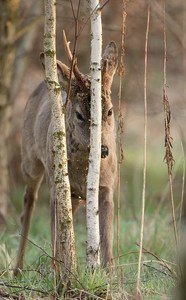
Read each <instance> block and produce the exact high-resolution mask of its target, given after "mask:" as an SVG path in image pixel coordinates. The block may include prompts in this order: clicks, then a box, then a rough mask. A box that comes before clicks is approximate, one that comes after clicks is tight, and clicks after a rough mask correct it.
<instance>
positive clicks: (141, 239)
mask: <svg viewBox="0 0 186 300" xmlns="http://www.w3.org/2000/svg"><path fill="white" fill-rule="evenodd" d="M149 23H150V4H148V13H147V27H146V37H145V70H144V165H143V190H142V212H141V233H140V249H139V259H138V274H137V285H136V290H137V294H139V295H140V273H141V259H142V249H143V234H144V218H145V196H146V170H147V57H148V36H149Z"/></svg>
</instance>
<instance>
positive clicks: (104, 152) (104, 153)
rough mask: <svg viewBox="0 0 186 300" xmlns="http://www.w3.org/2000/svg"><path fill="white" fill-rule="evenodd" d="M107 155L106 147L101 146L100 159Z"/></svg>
mask: <svg viewBox="0 0 186 300" xmlns="http://www.w3.org/2000/svg"><path fill="white" fill-rule="evenodd" d="M108 155H109V149H108V147H107V146H106V145H101V158H105V157H107V156H108Z"/></svg>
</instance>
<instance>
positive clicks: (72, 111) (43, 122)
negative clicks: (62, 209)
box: [14, 42, 118, 275]
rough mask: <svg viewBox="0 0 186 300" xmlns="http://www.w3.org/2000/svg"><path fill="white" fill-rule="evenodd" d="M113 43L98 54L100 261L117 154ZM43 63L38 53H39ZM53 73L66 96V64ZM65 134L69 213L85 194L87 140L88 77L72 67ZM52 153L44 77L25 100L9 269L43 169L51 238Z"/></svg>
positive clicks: (107, 248) (106, 251)
mask: <svg viewBox="0 0 186 300" xmlns="http://www.w3.org/2000/svg"><path fill="white" fill-rule="evenodd" d="M117 56H118V55H117V47H116V45H115V43H114V42H111V43H110V44H109V45H108V46H107V47H106V50H105V53H104V55H103V59H102V69H103V70H102V81H103V87H102V90H103V92H102V94H103V95H102V149H100V151H101V156H102V159H101V169H100V185H99V186H100V188H99V216H100V248H101V259H102V264H103V266H106V265H107V264H108V263H111V261H112V241H113V228H112V227H113V215H114V204H113V193H114V187H115V182H116V173H117V159H116V149H115V135H114V115H113V108H112V102H111V97H110V89H111V84H112V80H113V76H114V73H115V70H116V67H117ZM41 60H42V63H43V65H44V61H43V57H42V58H41ZM57 64H58V78H59V82H60V84H61V86H62V99H63V102H65V101H66V91H67V86H68V80H69V69H68V67H67V66H66V65H64V64H62V63H61V62H60V61H58V62H57ZM65 118H66V119H65V121H66V135H67V153H68V172H69V179H70V186H71V194H72V209H73V212H74V211H75V209H76V208H77V206H78V204H79V201H80V198H81V199H84V200H85V199H86V179H87V172H88V157H89V139H90V80H89V77H88V76H86V75H82V74H81V73H79V74H78V73H77V70H74V75H73V80H72V86H71V93H70V99H69V101H68V102H67V106H66V115H65ZM53 171H54V170H53V154H52V118H51V109H50V103H49V99H48V92H47V87H46V84H45V82H42V83H41V84H40V85H39V86H38V87H37V89H36V90H35V91H34V92H33V94H32V95H31V97H30V98H29V100H28V103H27V105H26V108H25V113H24V127H23V135H22V172H23V177H24V180H25V184H26V190H25V196H24V210H23V214H22V218H21V220H22V232H21V241H20V246H19V252H18V259H17V264H16V268H15V272H14V274H15V275H16V274H17V270H18V269H19V268H20V269H21V268H23V261H24V254H25V246H26V238H27V236H28V230H29V226H30V220H31V215H32V210H33V207H34V203H35V201H36V198H37V193H38V189H39V187H40V184H41V182H42V179H43V176H44V174H45V175H46V178H47V182H48V186H49V190H50V206H51V231H52V241H53V239H54V215H55V212H54V210H55V209H54V207H55V205H54V203H55V192H54V191H55V182H54V174H53V173H54V172H53Z"/></svg>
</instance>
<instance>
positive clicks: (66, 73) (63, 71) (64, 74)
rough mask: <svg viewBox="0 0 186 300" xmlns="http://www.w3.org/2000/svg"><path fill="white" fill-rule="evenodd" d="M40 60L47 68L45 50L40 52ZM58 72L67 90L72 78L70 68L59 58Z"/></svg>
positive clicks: (61, 83) (61, 82)
mask: <svg viewBox="0 0 186 300" xmlns="http://www.w3.org/2000/svg"><path fill="white" fill-rule="evenodd" d="M40 61H41V63H42V66H43V68H44V69H45V57H44V53H43V52H41V53H40ZM57 74H58V80H59V83H60V85H61V86H62V87H63V89H64V90H65V91H67V89H68V82H69V78H70V69H69V68H68V67H67V66H66V65H65V64H63V63H62V62H61V61H59V60H57ZM72 79H73V76H72Z"/></svg>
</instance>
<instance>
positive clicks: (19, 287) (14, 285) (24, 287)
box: [0, 282, 51, 295]
mask: <svg viewBox="0 0 186 300" xmlns="http://www.w3.org/2000/svg"><path fill="white" fill-rule="evenodd" d="M0 286H6V287H8V288H16V289H21V290H27V291H33V292H38V293H40V294H43V295H48V294H49V292H51V291H48V292H46V291H42V290H39V289H35V288H33V287H29V286H28V285H17V284H10V283H8V282H0Z"/></svg>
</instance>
